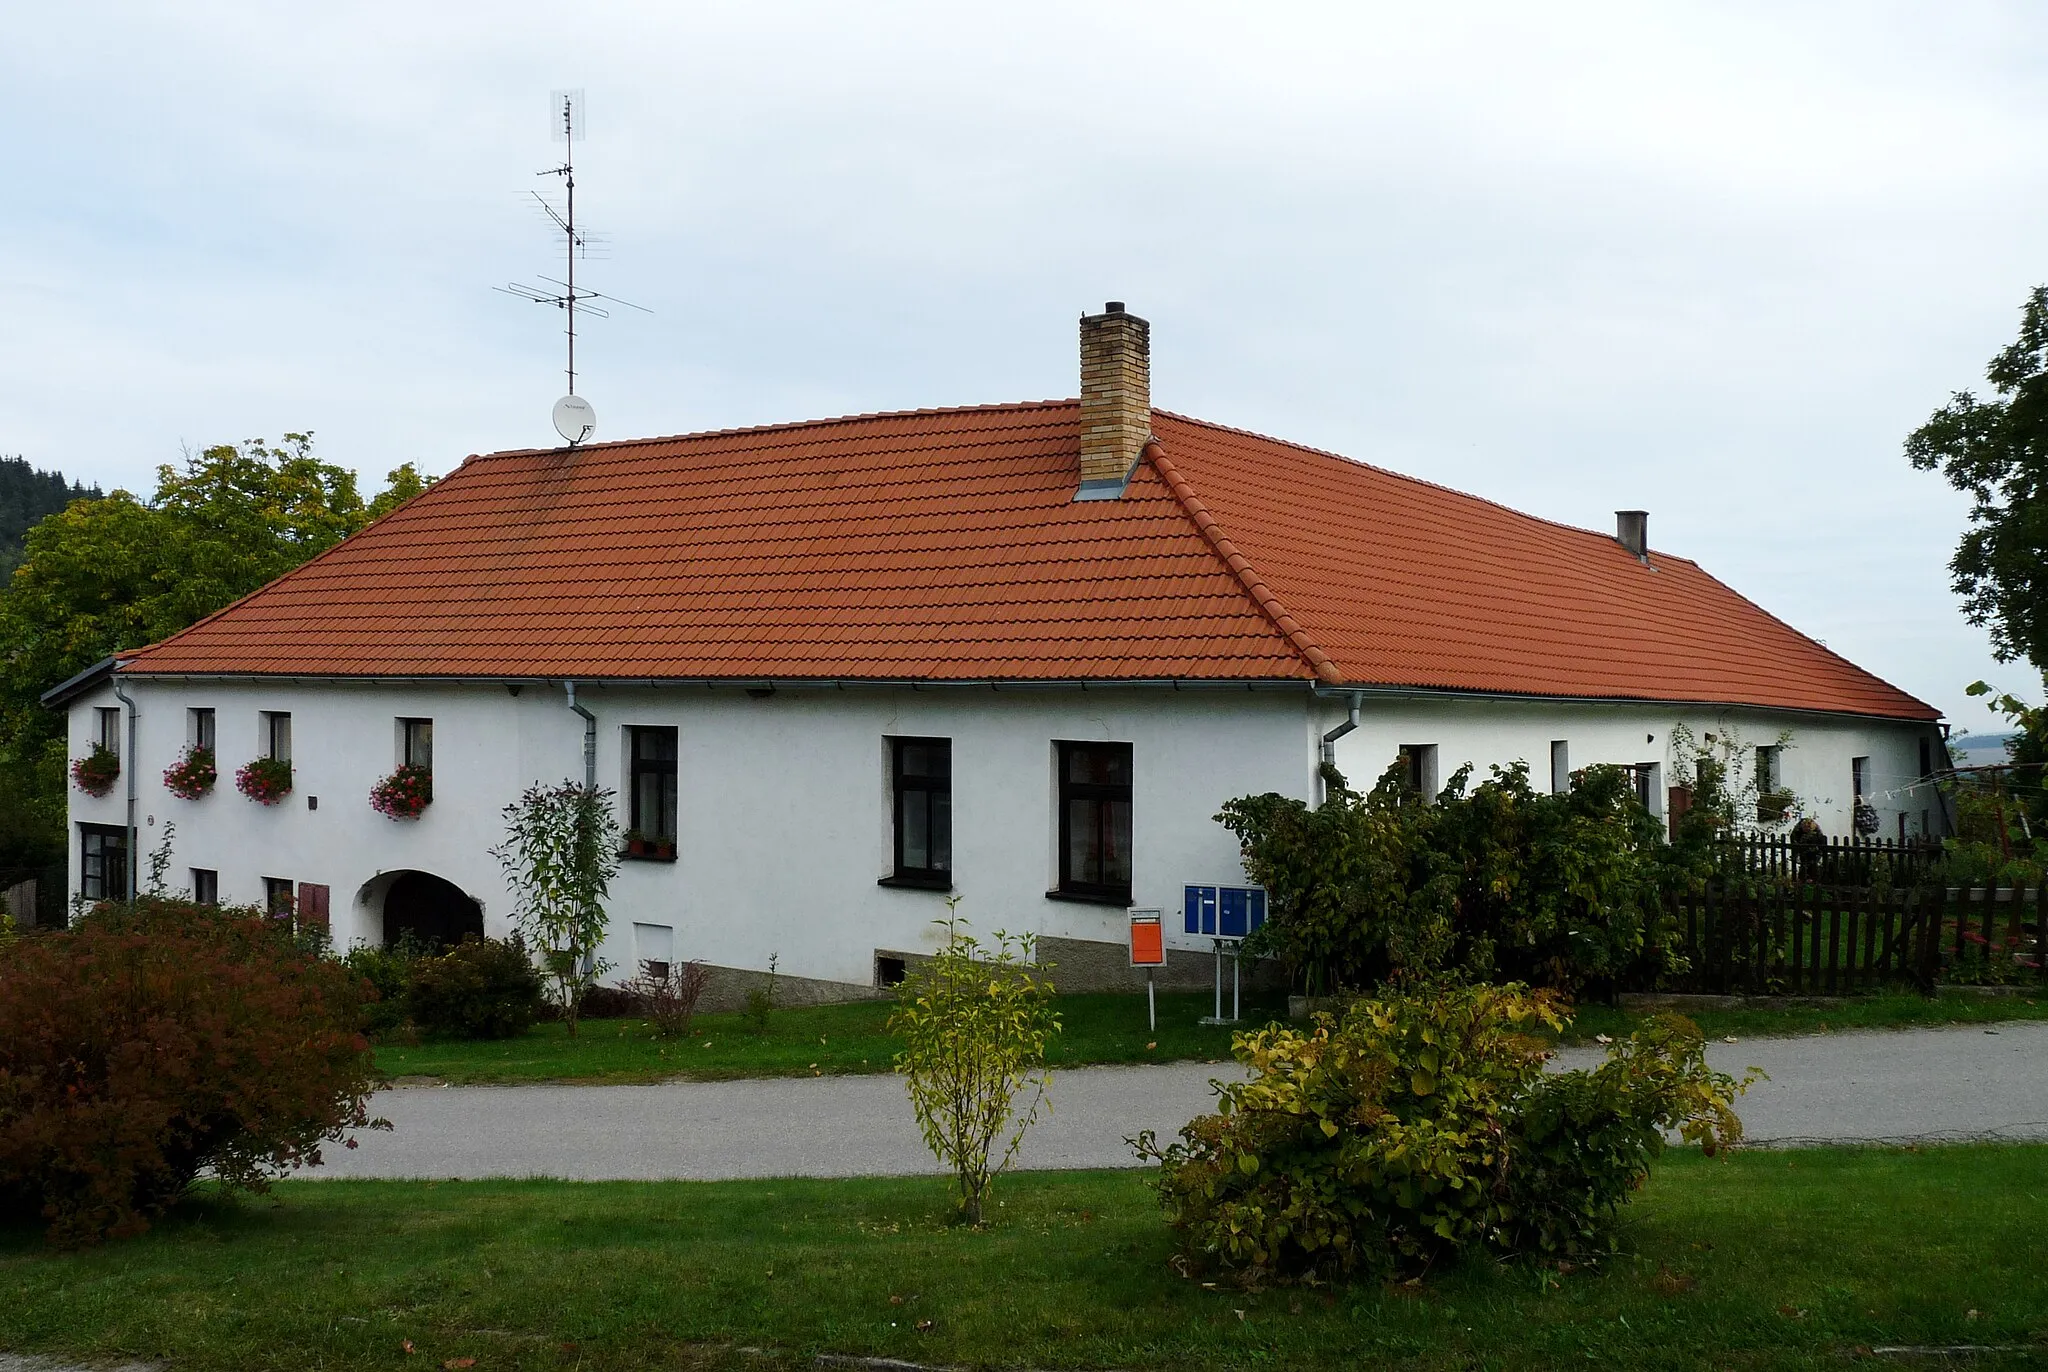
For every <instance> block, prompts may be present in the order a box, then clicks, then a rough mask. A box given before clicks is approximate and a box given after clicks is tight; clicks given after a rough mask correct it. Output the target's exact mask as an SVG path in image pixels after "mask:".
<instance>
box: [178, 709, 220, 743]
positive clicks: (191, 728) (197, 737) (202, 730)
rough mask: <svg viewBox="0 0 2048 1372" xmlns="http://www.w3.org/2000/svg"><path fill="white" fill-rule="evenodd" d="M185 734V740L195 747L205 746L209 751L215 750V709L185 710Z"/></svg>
mask: <svg viewBox="0 0 2048 1372" xmlns="http://www.w3.org/2000/svg"><path fill="white" fill-rule="evenodd" d="M185 735H186V737H185V741H186V742H187V743H189V744H191V745H192V746H193V747H194V748H204V749H205V750H206V751H207V752H209V753H210V752H212V751H213V750H214V748H213V711H212V710H187V711H186V712H185Z"/></svg>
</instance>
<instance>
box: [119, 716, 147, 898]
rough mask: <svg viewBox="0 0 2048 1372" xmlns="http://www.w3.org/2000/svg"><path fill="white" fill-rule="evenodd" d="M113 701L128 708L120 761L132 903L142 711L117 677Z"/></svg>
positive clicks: (139, 838)
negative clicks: (137, 737)
mask: <svg viewBox="0 0 2048 1372" xmlns="http://www.w3.org/2000/svg"><path fill="white" fill-rule="evenodd" d="M114 699H116V700H118V701H120V702H121V703H122V704H123V705H125V706H127V707H128V747H127V750H126V751H127V754H128V755H127V756H126V757H124V758H122V759H121V774H122V775H123V776H125V777H127V778H128V844H127V847H128V899H129V900H130V901H133V900H134V899H135V897H136V895H137V892H136V890H135V876H136V871H137V868H136V863H137V860H138V859H139V858H140V856H141V855H140V854H139V853H137V852H136V851H135V849H136V846H137V845H138V844H139V843H140V842H141V841H142V835H140V834H139V833H137V832H136V831H135V771H136V755H135V735H136V730H137V727H138V725H139V724H140V722H141V719H142V711H141V710H139V709H137V708H136V705H135V701H134V700H133V699H132V698H131V697H130V696H129V694H128V688H127V687H126V686H125V685H123V684H122V681H121V678H119V677H115V678H114Z"/></svg>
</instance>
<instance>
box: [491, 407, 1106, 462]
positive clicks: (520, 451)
mask: <svg viewBox="0 0 2048 1372" xmlns="http://www.w3.org/2000/svg"><path fill="white" fill-rule="evenodd" d="M1080 403H1081V402H1080V401H1079V400H1077V399H1073V398H1069V399H1065V400H1003V401H993V402H990V403H988V404H983V405H927V406H923V407H921V408H918V409H910V410H862V411H859V412H857V413H854V414H838V415H824V416H821V417H819V418H817V419H787V420H784V421H782V422H781V423H779V424H741V425H737V426H735V427H733V428H728V429H695V430H691V431H689V432H686V433H679V434H652V435H649V436H647V437H644V438H614V439H612V440H610V441H609V442H605V443H579V444H577V445H576V451H578V452H584V453H589V452H600V451H604V450H606V449H622V448H644V447H646V446H648V445H650V444H654V443H683V442H687V441H689V440H691V439H698V438H735V437H738V436H740V435H742V434H772V433H788V432H789V431H791V430H793V429H823V428H830V427H831V426H833V425H835V424H857V423H860V422H861V421H862V420H867V419H919V418H924V417H927V416H930V415H942V414H993V413H997V412H1004V411H1006V412H1018V411H1023V410H1056V409H1061V408H1064V407H1067V406H1075V405H1079V404H1080ZM561 451H562V447H561V446H559V445H558V446H556V447H553V448H500V449H497V450H496V451H494V452H488V453H471V454H470V455H469V460H470V461H481V460H483V459H484V458H489V457H532V456H535V455H536V454H541V453H558V452H561Z"/></svg>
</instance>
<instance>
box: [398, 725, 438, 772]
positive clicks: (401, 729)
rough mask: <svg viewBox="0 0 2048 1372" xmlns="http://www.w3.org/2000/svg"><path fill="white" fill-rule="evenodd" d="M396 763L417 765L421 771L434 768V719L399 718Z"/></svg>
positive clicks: (402, 765) (405, 765) (409, 765)
mask: <svg viewBox="0 0 2048 1372" xmlns="http://www.w3.org/2000/svg"><path fill="white" fill-rule="evenodd" d="M398 765H399V766H401V767H418V768H420V769H422V770H423V771H428V772H431V771H433V770H434V721H433V720H431V719H401V720H399V721H398Z"/></svg>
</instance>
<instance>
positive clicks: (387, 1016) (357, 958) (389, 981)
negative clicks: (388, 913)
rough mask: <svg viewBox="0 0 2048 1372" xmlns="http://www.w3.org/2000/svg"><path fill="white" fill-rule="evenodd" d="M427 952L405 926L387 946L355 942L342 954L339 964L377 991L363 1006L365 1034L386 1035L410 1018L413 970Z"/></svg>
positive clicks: (401, 1026) (425, 947)
mask: <svg viewBox="0 0 2048 1372" xmlns="http://www.w3.org/2000/svg"><path fill="white" fill-rule="evenodd" d="M427 954H428V949H427V946H426V945H425V944H423V943H421V942H420V941H419V939H418V937H417V936H416V935H414V933H413V932H412V931H411V930H410V929H408V930H406V931H405V932H404V933H403V934H401V935H400V936H399V939H398V942H397V943H395V944H393V945H392V946H391V947H389V948H373V947H371V946H369V945H368V944H358V945H357V946H355V947H354V948H351V949H349V950H348V952H347V953H345V954H344V955H343V956H342V959H341V962H342V965H343V966H344V967H346V968H348V970H349V971H351V972H353V973H354V974H355V975H357V976H359V977H361V978H362V979H363V980H364V981H367V982H368V983H370V986H371V987H372V988H373V989H374V990H375V991H376V993H377V995H376V999H375V1000H373V1001H371V1002H370V1003H369V1004H367V1005H365V1006H364V1007H363V1032H364V1033H366V1034H370V1035H373V1036H375V1035H383V1034H389V1033H392V1032H394V1031H395V1030H398V1029H400V1028H403V1027H404V1026H405V1025H406V1024H407V1023H409V1022H410V1021H411V1019H412V999H411V996H412V972H413V968H414V967H415V966H417V965H418V964H419V962H420V960H421V959H422V958H424V957H426V956H427Z"/></svg>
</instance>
